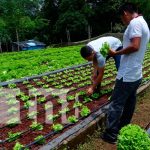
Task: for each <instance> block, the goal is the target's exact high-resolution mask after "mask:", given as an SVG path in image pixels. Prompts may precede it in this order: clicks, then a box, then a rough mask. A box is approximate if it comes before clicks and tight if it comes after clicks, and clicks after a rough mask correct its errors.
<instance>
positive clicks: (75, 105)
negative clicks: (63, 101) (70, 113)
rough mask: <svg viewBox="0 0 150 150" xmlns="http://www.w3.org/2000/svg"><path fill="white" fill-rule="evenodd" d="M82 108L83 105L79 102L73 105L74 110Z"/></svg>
mask: <svg viewBox="0 0 150 150" xmlns="http://www.w3.org/2000/svg"><path fill="white" fill-rule="evenodd" d="M81 106H82V103H80V102H79V101H76V102H75V103H74V104H73V108H77V107H81Z"/></svg>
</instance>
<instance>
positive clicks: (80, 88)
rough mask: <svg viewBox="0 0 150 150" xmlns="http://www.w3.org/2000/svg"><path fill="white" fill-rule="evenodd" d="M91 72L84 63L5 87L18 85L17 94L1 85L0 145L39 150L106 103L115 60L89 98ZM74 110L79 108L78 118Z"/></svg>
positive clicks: (149, 70)
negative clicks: (97, 91) (100, 85)
mask: <svg viewBox="0 0 150 150" xmlns="http://www.w3.org/2000/svg"><path fill="white" fill-rule="evenodd" d="M149 57H150V52H147V55H146V57H145V61H144V66H145V68H144V76H145V78H144V80H143V81H144V82H145V81H148V80H149V79H150V76H149V74H150V69H149V68H150V63H149ZM148 64H149V65H148ZM91 71H92V66H91V65H87V66H86V67H80V68H75V69H69V70H66V71H63V72H58V73H56V74H50V75H47V76H43V77H41V78H39V79H32V80H28V81H23V82H21V83H16V84H15V83H14V84H9V85H7V86H5V87H7V88H8V89H10V90H11V89H14V88H18V89H19V90H20V91H19V90H18V91H17V92H16V97H15V96H14V95H13V94H11V93H7V92H6V91H5V87H1V89H0V97H1V105H0V114H1V119H4V118H6V117H8V118H6V120H3V121H6V124H2V122H1V124H0V133H1V135H0V140H2V142H1V145H0V148H6V149H12V147H14V149H15V148H16V147H20V148H21V147H23V146H25V147H27V148H29V149H39V148H40V147H41V145H42V144H45V143H48V142H49V141H51V140H52V139H54V138H56V137H58V136H59V135H60V134H62V133H64V132H65V131H66V130H68V129H69V128H71V127H73V126H75V125H76V124H78V123H80V121H81V120H83V119H84V118H85V117H87V116H88V115H89V114H90V113H92V112H93V111H94V110H96V109H98V108H99V107H101V106H102V105H103V104H105V103H106V102H107V101H108V98H109V96H110V94H111V91H112V87H113V85H114V82H115V76H116V69H115V67H114V61H113V60H110V61H109V62H108V63H107V66H106V70H105V76H104V80H103V82H102V90H101V92H100V93H94V94H93V95H92V96H90V97H88V96H87V95H86V94H85V89H86V88H87V86H89V85H90V84H91V79H90V78H91ZM66 93H67V94H66ZM35 97H36V98H37V100H36V99H35ZM15 98H16V99H15ZM77 98H78V100H77ZM18 104H20V105H19V106H20V110H21V112H20V114H19V115H20V120H21V124H20V123H19V118H18V112H19V108H18V107H17V106H18ZM65 104H66V105H65ZM67 104H68V105H67ZM4 106H7V107H8V108H7V111H4V109H5V110H6V108H5V107H4ZM62 106H63V108H62ZM36 107H37V109H36ZM52 109H53V113H52V112H51V110H52ZM75 110H78V111H79V114H78V117H77V116H76V115H75V114H76V112H75ZM65 114H66V115H65ZM9 116H10V117H9ZM62 117H63V123H62V120H61V118H62ZM52 120H53V123H51V121H52ZM16 149H17V148H16Z"/></svg>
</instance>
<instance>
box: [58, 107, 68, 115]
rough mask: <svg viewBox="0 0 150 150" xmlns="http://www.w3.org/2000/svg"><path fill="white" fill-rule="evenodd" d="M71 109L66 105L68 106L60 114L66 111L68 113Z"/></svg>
mask: <svg viewBox="0 0 150 150" xmlns="http://www.w3.org/2000/svg"><path fill="white" fill-rule="evenodd" d="M69 111H70V109H69V108H68V107H66V108H64V109H62V110H60V111H59V114H64V113H67V112H69Z"/></svg>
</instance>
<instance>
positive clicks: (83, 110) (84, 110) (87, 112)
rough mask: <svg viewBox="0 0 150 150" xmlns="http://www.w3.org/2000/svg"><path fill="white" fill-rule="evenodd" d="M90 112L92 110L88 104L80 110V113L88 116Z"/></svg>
mask: <svg viewBox="0 0 150 150" xmlns="http://www.w3.org/2000/svg"><path fill="white" fill-rule="evenodd" d="M90 112H91V111H90V109H89V108H88V107H87V106H83V107H82V109H81V111H80V115H81V116H82V117H86V116H88V115H89V114H90Z"/></svg>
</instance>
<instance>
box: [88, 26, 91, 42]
mask: <svg viewBox="0 0 150 150" xmlns="http://www.w3.org/2000/svg"><path fill="white" fill-rule="evenodd" d="M88 39H89V41H90V40H91V28H90V25H88Z"/></svg>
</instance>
